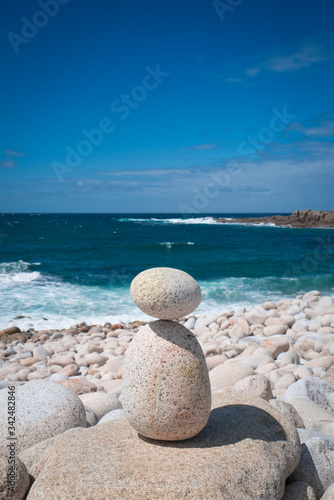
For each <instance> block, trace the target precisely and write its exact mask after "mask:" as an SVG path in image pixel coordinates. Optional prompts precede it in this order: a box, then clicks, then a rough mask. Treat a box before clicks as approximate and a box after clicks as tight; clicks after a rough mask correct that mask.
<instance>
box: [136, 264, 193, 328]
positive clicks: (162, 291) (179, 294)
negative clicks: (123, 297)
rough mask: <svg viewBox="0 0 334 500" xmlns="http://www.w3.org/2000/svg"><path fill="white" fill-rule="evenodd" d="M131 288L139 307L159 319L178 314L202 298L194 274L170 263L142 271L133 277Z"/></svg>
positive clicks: (189, 311) (174, 317)
mask: <svg viewBox="0 0 334 500" xmlns="http://www.w3.org/2000/svg"><path fill="white" fill-rule="evenodd" d="M130 291H131V297H132V299H133V301H134V303H135V304H136V305H137V306H138V307H139V309H140V310H141V311H143V312H144V313H146V314H149V315H150V316H153V317H154V318H159V319H177V318H181V317H182V316H185V315H186V314H190V313H191V312H192V311H194V310H195V309H196V307H198V306H199V304H200V302H201V290H200V287H199V285H198V283H197V282H196V281H195V280H194V278H192V277H191V276H190V275H189V274H187V273H185V272H184V271H180V270H179V269H173V268H170V267H155V268H153V269H147V270H146V271H143V272H142V273H140V274H138V275H137V276H136V277H135V279H134V280H133V281H132V283H131V289H130Z"/></svg>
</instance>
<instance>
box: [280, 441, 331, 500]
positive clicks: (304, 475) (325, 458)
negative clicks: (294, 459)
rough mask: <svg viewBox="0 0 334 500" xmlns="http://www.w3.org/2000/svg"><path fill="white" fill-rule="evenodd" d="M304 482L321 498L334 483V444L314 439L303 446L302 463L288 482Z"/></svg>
mask: <svg viewBox="0 0 334 500" xmlns="http://www.w3.org/2000/svg"><path fill="white" fill-rule="evenodd" d="M294 481H304V482H305V483H307V484H309V485H310V486H312V488H313V489H314V491H315V494H316V495H317V498H320V497H321V495H323V494H324V493H325V491H326V489H327V488H329V486H331V484H332V483H333V482H334V443H333V441H329V440H326V439H321V438H317V437H316V438H312V439H309V440H308V441H306V442H305V443H303V444H302V454H301V458H300V462H299V464H298V466H297V468H296V469H295V470H294V472H293V473H292V474H291V476H290V477H289V478H288V482H294Z"/></svg>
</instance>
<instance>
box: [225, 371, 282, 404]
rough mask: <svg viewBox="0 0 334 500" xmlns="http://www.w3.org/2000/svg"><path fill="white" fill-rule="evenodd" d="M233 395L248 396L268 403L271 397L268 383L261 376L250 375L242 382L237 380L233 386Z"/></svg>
mask: <svg viewBox="0 0 334 500" xmlns="http://www.w3.org/2000/svg"><path fill="white" fill-rule="evenodd" d="M233 393H234V394H248V396H256V397H259V398H262V399H265V400H266V401H269V399H271V398H272V397H273V393H272V391H271V385H270V382H269V380H268V379H267V377H264V376H263V375H251V376H250V377H246V378H244V379H243V380H239V381H238V382H237V383H236V384H234V386H233Z"/></svg>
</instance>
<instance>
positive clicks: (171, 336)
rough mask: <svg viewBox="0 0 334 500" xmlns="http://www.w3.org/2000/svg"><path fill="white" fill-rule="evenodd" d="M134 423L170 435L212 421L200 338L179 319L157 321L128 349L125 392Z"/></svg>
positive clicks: (184, 434) (143, 430) (183, 434)
mask: <svg viewBox="0 0 334 500" xmlns="http://www.w3.org/2000/svg"><path fill="white" fill-rule="evenodd" d="M121 400H122V404H123V408H124V411H125V414H126V417H127V418H128V420H129V422H130V423H131V425H132V426H133V427H134V428H135V429H136V430H137V431H138V432H139V433H140V434H142V435H143V436H146V437H150V438H152V439H164V440H168V441H174V440H181V439H188V438H190V437H192V436H194V435H196V434H197V433H198V432H199V431H200V430H201V429H203V427H204V426H205V424H206V423H207V421H208V418H209V415H210V405H211V390H210V382H209V374H208V369H207V366H206V362H205V358H204V354H203V351H202V349H201V346H200V344H199V343H198V341H197V339H196V337H195V335H194V334H193V333H191V332H190V331H189V330H187V328H185V327H183V326H181V325H179V324H178V323H174V322H173V321H163V320H160V321H153V322H151V323H149V324H147V325H146V326H145V327H143V328H142V329H141V330H140V331H139V332H138V333H137V334H136V336H135V337H134V339H133V341H132V342H131V344H130V347H129V348H128V350H127V353H126V358H125V363H124V372H123V390H122V396H121Z"/></svg>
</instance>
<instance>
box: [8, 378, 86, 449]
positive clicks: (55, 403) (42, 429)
mask: <svg viewBox="0 0 334 500" xmlns="http://www.w3.org/2000/svg"><path fill="white" fill-rule="evenodd" d="M7 397H8V391H7V390H3V391H0V435H2V436H7V427H8V421H7V420H8V415H7ZM15 398H16V420H17V426H16V429H15V432H16V437H17V442H16V451H17V453H20V451H22V450H24V449H26V448H29V447H30V446H33V445H34V444H36V443H39V442H40V441H43V440H44V439H48V438H50V437H52V436H54V435H56V434H61V433H62V432H64V431H66V430H67V429H70V428H72V427H86V416H85V409H84V407H83V404H82V403H81V401H80V399H79V397H78V396H77V395H76V394H74V393H73V392H71V391H69V390H68V389H65V388H64V387H61V386H60V385H59V384H55V383H54V382H48V381H36V382H30V383H29V382H28V383H26V384H24V385H20V386H17V387H16V388H15ZM37 430H38V431H37Z"/></svg>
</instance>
